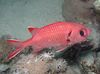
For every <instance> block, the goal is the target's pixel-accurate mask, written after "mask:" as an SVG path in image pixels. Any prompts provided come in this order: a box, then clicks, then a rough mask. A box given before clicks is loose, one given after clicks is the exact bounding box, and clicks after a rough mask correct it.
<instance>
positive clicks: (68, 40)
mask: <svg viewBox="0 0 100 74" xmlns="http://www.w3.org/2000/svg"><path fill="white" fill-rule="evenodd" d="M71 33H72V31H70V32H69V33H68V39H67V42H70V39H69V37H70V35H71Z"/></svg>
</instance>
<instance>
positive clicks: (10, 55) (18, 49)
mask: <svg viewBox="0 0 100 74" xmlns="http://www.w3.org/2000/svg"><path fill="white" fill-rule="evenodd" d="M22 50H23V49H22V47H18V48H16V50H14V51H13V52H11V53H10V54H9V55H8V56H7V58H6V61H8V60H10V59H12V58H14V57H15V56H16V55H18V54H19V53H20V52H21V51H22Z"/></svg>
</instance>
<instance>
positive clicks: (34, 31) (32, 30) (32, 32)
mask: <svg viewBox="0 0 100 74" xmlns="http://www.w3.org/2000/svg"><path fill="white" fill-rule="evenodd" d="M38 30H39V28H34V27H32V26H29V27H28V31H29V32H30V33H31V34H32V35H35V34H36V32H37V31H38Z"/></svg>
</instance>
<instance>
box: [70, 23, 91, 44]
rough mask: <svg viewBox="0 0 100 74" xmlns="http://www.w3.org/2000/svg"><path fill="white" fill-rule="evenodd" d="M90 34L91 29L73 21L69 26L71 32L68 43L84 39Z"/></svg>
mask: <svg viewBox="0 0 100 74" xmlns="http://www.w3.org/2000/svg"><path fill="white" fill-rule="evenodd" d="M90 34H91V29H89V28H87V27H86V26H85V25H83V24H79V23H75V24H74V25H73V26H72V28H71V34H70V36H69V39H70V43H71V44H75V43H78V42H82V41H86V40H87V38H88V36H89V35H90Z"/></svg>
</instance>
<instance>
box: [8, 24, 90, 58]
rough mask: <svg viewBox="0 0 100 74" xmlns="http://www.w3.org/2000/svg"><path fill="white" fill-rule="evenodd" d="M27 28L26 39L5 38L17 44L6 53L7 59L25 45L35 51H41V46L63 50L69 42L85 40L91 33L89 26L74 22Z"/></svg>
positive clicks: (12, 56)
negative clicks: (28, 37) (11, 50)
mask: <svg viewBox="0 0 100 74" xmlns="http://www.w3.org/2000/svg"><path fill="white" fill-rule="evenodd" d="M28 30H29V32H30V33H31V34H32V37H31V38H30V39H28V40H25V41H20V40H13V39H10V40H7V41H8V42H9V43H12V44H14V45H17V48H16V49H15V50H14V51H13V52H11V53H10V54H9V55H8V57H7V60H10V59H12V58H14V57H15V56H16V55H17V54H19V53H20V52H21V51H22V50H23V49H24V48H25V47H27V46H32V47H33V49H34V52H35V53H38V52H40V51H42V50H43V48H51V47H53V48H55V49H56V50H57V51H63V50H64V49H65V48H66V47H67V46H69V45H71V44H75V43H78V42H82V41H86V40H87V37H88V36H89V35H90V33H91V30H90V29H89V28H87V27H86V26H84V25H83V24H80V23H76V22H56V23H53V24H49V25H46V26H43V27H41V28H34V27H32V26H31V27H28Z"/></svg>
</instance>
